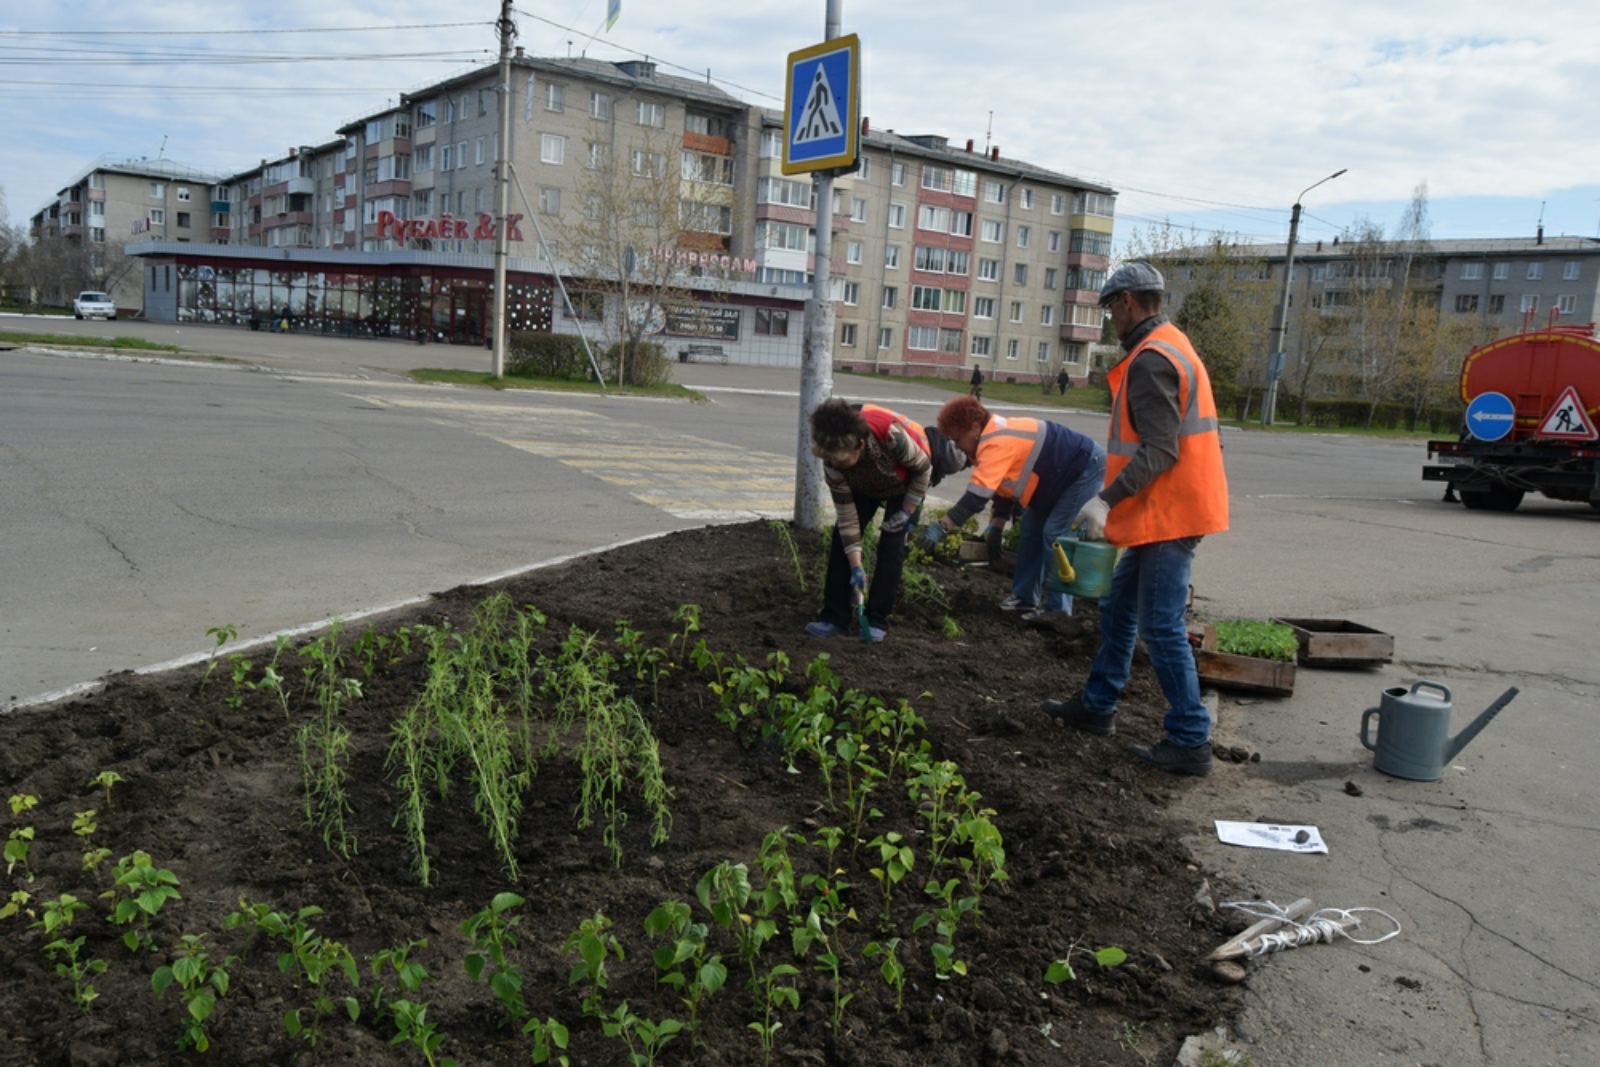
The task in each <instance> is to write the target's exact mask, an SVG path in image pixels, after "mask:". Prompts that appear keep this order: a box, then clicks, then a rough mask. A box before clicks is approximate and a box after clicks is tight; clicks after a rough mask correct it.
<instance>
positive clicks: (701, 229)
mask: <svg viewBox="0 0 1600 1067" xmlns="http://www.w3.org/2000/svg"><path fill="white" fill-rule="evenodd" d="M678 220H679V221H680V222H681V223H682V224H683V228H684V229H686V230H691V231H693V232H695V233H720V234H722V235H723V236H725V237H726V236H727V235H728V234H731V233H732V232H733V208H731V207H729V206H728V205H726V204H707V203H704V202H702V201H699V200H680V201H678Z"/></svg>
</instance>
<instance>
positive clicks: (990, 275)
mask: <svg viewBox="0 0 1600 1067" xmlns="http://www.w3.org/2000/svg"><path fill="white" fill-rule="evenodd" d="M978 280H979V281H980V282H997V281H999V280H1000V261H999V260H998V259H980V260H978Z"/></svg>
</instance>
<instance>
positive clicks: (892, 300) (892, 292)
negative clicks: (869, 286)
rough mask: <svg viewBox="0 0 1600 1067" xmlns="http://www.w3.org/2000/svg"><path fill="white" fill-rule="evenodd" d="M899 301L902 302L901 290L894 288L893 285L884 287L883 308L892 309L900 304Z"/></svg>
mask: <svg viewBox="0 0 1600 1067" xmlns="http://www.w3.org/2000/svg"><path fill="white" fill-rule="evenodd" d="M899 300H900V290H899V289H897V288H896V287H895V286H892V285H886V286H884V287H883V306H884V307H886V308H892V307H894V306H895V305H896V304H897V303H898V302H899Z"/></svg>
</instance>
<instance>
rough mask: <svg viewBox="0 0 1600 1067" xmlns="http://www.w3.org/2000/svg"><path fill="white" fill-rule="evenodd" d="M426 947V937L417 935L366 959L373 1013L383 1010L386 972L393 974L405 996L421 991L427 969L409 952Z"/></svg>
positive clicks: (426, 977) (426, 975)
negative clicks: (370, 978) (370, 977)
mask: <svg viewBox="0 0 1600 1067" xmlns="http://www.w3.org/2000/svg"><path fill="white" fill-rule="evenodd" d="M427 947H428V939H427V938H425V937H419V938H416V939H414V940H411V941H407V942H406V943H405V944H403V945H396V946H395V947H394V948H386V949H384V950H383V951H382V952H379V953H378V954H377V955H375V956H373V957H372V958H371V959H370V960H368V961H367V970H368V971H369V972H371V975H372V1010H373V1012H374V1013H375V1014H381V1013H382V1011H383V995H384V993H385V992H387V986H385V985H384V981H383V979H384V975H385V974H386V973H391V972H392V973H393V974H394V978H395V982H396V983H397V984H398V985H399V986H400V991H401V992H402V993H404V994H406V995H407V996H416V995H417V993H418V992H420V991H421V989H422V983H423V982H426V981H427V980H428V969H427V968H426V967H424V966H423V965H422V964H420V963H418V962H417V961H416V960H414V959H412V958H411V953H412V952H414V951H415V950H417V949H419V948H427Z"/></svg>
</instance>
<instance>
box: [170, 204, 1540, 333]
mask: <svg viewBox="0 0 1600 1067" xmlns="http://www.w3.org/2000/svg"><path fill="white" fill-rule="evenodd" d="M151 221H154V220H151ZM1520 310H1521V312H1522V313H1523V314H1524V315H1526V314H1527V313H1528V312H1530V311H1538V310H1539V294H1538V293H1523V294H1522V307H1521V308H1520Z"/></svg>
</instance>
